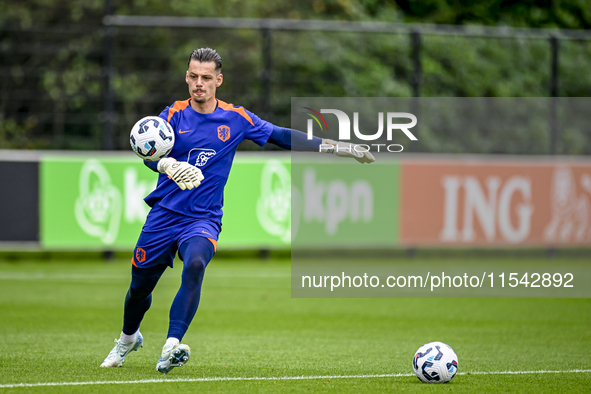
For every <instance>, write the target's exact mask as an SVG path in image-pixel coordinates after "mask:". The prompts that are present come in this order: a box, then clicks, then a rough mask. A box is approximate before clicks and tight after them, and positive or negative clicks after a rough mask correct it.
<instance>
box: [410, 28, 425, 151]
mask: <svg viewBox="0 0 591 394" xmlns="http://www.w3.org/2000/svg"><path fill="white" fill-rule="evenodd" d="M410 44H411V60H412V67H413V70H412V76H411V81H410V83H411V86H412V95H413V98H412V99H411V100H412V102H411V113H412V114H413V115H414V116H416V117H417V119H419V118H420V117H421V114H420V112H421V107H420V98H419V97H421V85H422V82H423V65H422V63H421V50H422V36H421V32H420V31H419V30H417V29H412V30H411V32H410ZM420 124H421V121H420V120H418V123H417V125H416V126H415V128H414V129H413V130H414V131H413V132H414V133H416V135H417V138H418V141H416V142H415V143H414V144H413V147H412V149H411V150H412V151H415V152H416V151H421V150H422V149H421V142H420V134H421V132H420V127H419V126H420Z"/></svg>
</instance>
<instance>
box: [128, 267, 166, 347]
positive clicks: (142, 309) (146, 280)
mask: <svg viewBox="0 0 591 394" xmlns="http://www.w3.org/2000/svg"><path fill="white" fill-rule="evenodd" d="M166 267H167V265H164V264H162V265H157V266H155V267H148V268H137V267H135V266H132V267H131V284H130V285H129V290H128V291H127V295H126V296H125V305H124V310H123V334H125V335H134V333H136V332H137V331H138V330H139V328H140V323H141V322H142V319H143V318H144V314H145V313H146V311H147V310H148V309H149V308H150V305H151V304H152V290H154V287H155V286H156V283H158V280H159V279H160V277H161V276H162V274H163V273H164V270H166ZM125 342H127V341H125Z"/></svg>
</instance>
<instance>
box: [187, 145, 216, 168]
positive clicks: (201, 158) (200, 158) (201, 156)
mask: <svg viewBox="0 0 591 394" xmlns="http://www.w3.org/2000/svg"><path fill="white" fill-rule="evenodd" d="M194 152H195V153H196V154H197V157H196V159H195V165H196V166H197V167H203V166H204V165H206V164H207V161H208V160H209V159H211V158H212V157H214V156H215V154H216V153H217V152H216V151H215V150H213V149H207V148H195V149H191V151H190V152H189V157H188V159H187V161H188V162H189V163H191V154H193V153H194Z"/></svg>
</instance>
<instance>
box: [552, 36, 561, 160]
mask: <svg viewBox="0 0 591 394" xmlns="http://www.w3.org/2000/svg"><path fill="white" fill-rule="evenodd" d="M550 48H551V50H552V54H551V75H550V97H551V98H550V154H551V155H555V154H556V153H557V151H558V146H557V144H558V60H559V59H558V52H559V51H560V42H559V41H558V37H557V36H556V35H554V34H552V35H551V36H550Z"/></svg>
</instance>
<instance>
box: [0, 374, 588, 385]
mask: <svg viewBox="0 0 591 394" xmlns="http://www.w3.org/2000/svg"><path fill="white" fill-rule="evenodd" d="M558 373H591V369H569V370H562V371H550V370H540V371H491V372H486V371H482V372H459V373H458V375H532V374H558ZM410 376H415V374H414V373H393V374H380V375H313V376H275V377H264V376H257V377H240V376H236V377H223V376H220V377H211V378H180V379H166V378H162V379H142V380H104V381H100V380H99V381H89V382H40V383H12V384H0V388H18V387H45V386H94V385H107V384H146V383H187V382H230V381H265V380H275V381H277V380H318V379H373V378H400V377H410Z"/></svg>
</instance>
